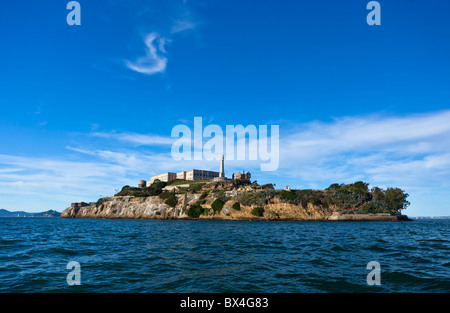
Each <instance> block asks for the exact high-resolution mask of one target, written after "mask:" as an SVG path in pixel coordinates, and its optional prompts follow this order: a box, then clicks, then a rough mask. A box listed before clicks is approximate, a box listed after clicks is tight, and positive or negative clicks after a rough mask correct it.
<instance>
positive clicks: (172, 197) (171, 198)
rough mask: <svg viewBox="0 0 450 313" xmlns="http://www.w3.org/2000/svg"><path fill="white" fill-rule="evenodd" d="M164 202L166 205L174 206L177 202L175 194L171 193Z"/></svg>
mask: <svg viewBox="0 0 450 313" xmlns="http://www.w3.org/2000/svg"><path fill="white" fill-rule="evenodd" d="M164 203H165V204H167V205H168V206H170V207H172V208H174V207H175V206H176V205H177V203H178V199H177V197H176V196H175V194H173V193H171V195H170V196H169V197H168V198H167V200H166V201H164Z"/></svg>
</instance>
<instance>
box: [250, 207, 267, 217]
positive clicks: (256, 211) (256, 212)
mask: <svg viewBox="0 0 450 313" xmlns="http://www.w3.org/2000/svg"><path fill="white" fill-rule="evenodd" d="M251 213H252V214H253V215H254V216H263V214H264V208H263V207H260V206H258V207H256V208H254V209H253V210H252V212H251Z"/></svg>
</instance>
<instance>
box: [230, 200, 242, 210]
mask: <svg viewBox="0 0 450 313" xmlns="http://www.w3.org/2000/svg"><path fill="white" fill-rule="evenodd" d="M231 208H232V209H233V210H236V211H240V210H241V204H240V203H239V202H235V203H233V206H232V207H231Z"/></svg>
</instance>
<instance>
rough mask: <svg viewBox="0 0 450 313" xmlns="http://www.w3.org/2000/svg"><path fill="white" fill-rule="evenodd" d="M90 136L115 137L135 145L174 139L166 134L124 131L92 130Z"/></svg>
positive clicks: (160, 143) (165, 142)
mask: <svg viewBox="0 0 450 313" xmlns="http://www.w3.org/2000/svg"><path fill="white" fill-rule="evenodd" d="M91 136H94V137H99V138H107V139H115V140H119V141H123V142H125V143H129V144H133V145H136V146H158V145H171V144H172V143H173V142H174V140H175V139H174V138H171V137H166V136H160V135H148V134H138V133H133V132H124V133H115V132H109V133H105V132H94V133H92V134H91Z"/></svg>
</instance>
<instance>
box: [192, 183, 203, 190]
mask: <svg viewBox="0 0 450 313" xmlns="http://www.w3.org/2000/svg"><path fill="white" fill-rule="evenodd" d="M204 185H205V183H192V184H190V185H189V189H190V191H192V192H199V191H200V190H201V189H202V187H203V186H204Z"/></svg>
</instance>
